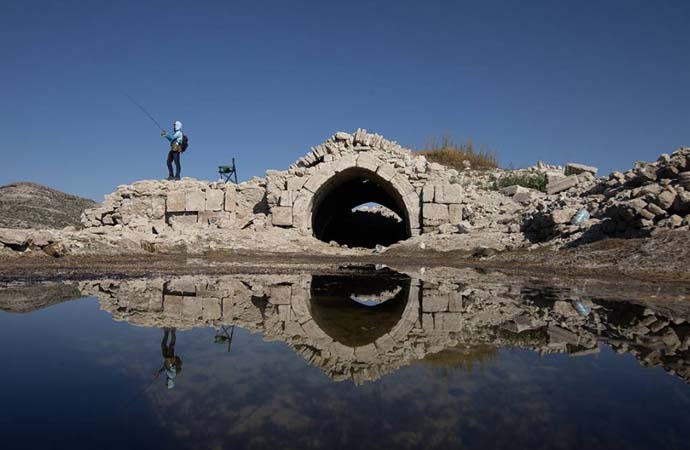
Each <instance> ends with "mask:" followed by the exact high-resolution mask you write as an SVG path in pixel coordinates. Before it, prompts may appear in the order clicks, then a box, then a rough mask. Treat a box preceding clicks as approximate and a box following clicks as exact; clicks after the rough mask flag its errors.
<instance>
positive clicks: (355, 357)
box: [292, 278, 420, 363]
mask: <svg viewBox="0 0 690 450" xmlns="http://www.w3.org/2000/svg"><path fill="white" fill-rule="evenodd" d="M352 280H353V284H354V285H357V284H358V281H357V278H352ZM403 291H405V298H402V299H401V303H402V304H403V305H404V307H403V308H402V311H401V312H400V313H399V314H397V317H398V320H397V323H395V324H394V325H392V327H391V328H390V329H389V330H388V331H387V332H386V333H383V334H382V335H381V336H378V337H377V338H376V339H375V340H374V341H373V342H370V343H367V344H365V345H359V346H354V347H353V346H349V345H345V344H343V343H340V342H338V341H336V340H334V339H333V337H331V336H330V335H329V334H328V333H326V331H325V330H324V329H322V328H321V326H320V325H319V323H318V321H316V320H314V312H313V310H312V305H311V294H310V293H309V291H306V292H304V294H303V295H297V296H295V295H293V296H292V311H293V317H292V320H295V321H296V322H298V323H300V324H301V326H302V328H303V330H304V332H305V333H306V336H304V337H305V339H306V342H312V343H314V344H316V343H318V347H320V348H323V349H327V350H328V352H329V353H330V354H331V355H333V356H335V357H337V358H338V359H340V360H341V361H342V362H346V361H359V362H370V363H371V362H374V361H377V359H378V355H382V354H384V353H386V352H388V351H390V350H391V349H393V348H395V347H401V346H404V345H405V340H406V338H407V336H408V334H409V333H410V331H411V330H412V328H413V327H414V326H415V325H416V324H419V321H420V316H419V314H420V311H419V308H420V305H419V287H418V285H417V284H416V283H415V282H412V281H411V280H409V279H407V280H406V287H405V289H403Z"/></svg>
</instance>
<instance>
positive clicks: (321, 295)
mask: <svg viewBox="0 0 690 450" xmlns="http://www.w3.org/2000/svg"><path fill="white" fill-rule="evenodd" d="M396 288H397V289H396ZM409 288H410V279H409V278H405V279H394V278H393V277H371V276H369V277H354V278H350V277H343V276H338V275H321V276H314V277H313V278H312V282H311V295H310V301H309V305H310V310H311V316H312V318H313V319H314V322H315V323H316V324H317V325H318V326H319V328H321V329H322V330H323V331H324V332H325V333H326V334H328V335H329V336H330V338H331V339H333V340H334V341H336V342H339V343H341V344H343V345H346V346H349V347H353V348H354V347H361V346H364V345H367V344H371V343H374V342H376V340H377V339H379V338H380V337H381V336H383V335H384V334H386V333H388V332H390V331H391V329H393V328H394V327H395V326H396V325H397V324H398V323H399V322H400V320H401V318H402V314H403V312H404V311H405V306H406V305H407V302H408V293H409ZM384 292H395V293H394V294H393V296H392V298H389V299H388V300H387V301H385V302H383V303H379V304H373V305H371V306H365V305H363V304H361V303H357V302H356V301H353V300H351V297H352V296H353V295H360V296H375V295H376V294H379V293H384Z"/></svg>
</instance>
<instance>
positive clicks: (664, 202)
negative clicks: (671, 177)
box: [656, 191, 677, 209]
mask: <svg viewBox="0 0 690 450" xmlns="http://www.w3.org/2000/svg"><path fill="white" fill-rule="evenodd" d="M676 195H677V194H676V193H675V192H674V191H664V192H662V193H661V194H659V196H658V197H657V198H656V203H657V204H658V205H659V206H660V207H662V208H663V209H669V208H670V207H671V206H673V202H674V201H675V200H676Z"/></svg>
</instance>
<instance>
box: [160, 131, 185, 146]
mask: <svg viewBox="0 0 690 450" xmlns="http://www.w3.org/2000/svg"><path fill="white" fill-rule="evenodd" d="M163 137H164V138H166V139H167V140H169V141H170V145H173V144H182V130H177V131H175V132H174V133H173V135H172V136H170V135H169V134H166V135H165V136H163Z"/></svg>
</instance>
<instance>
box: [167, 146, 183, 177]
mask: <svg viewBox="0 0 690 450" xmlns="http://www.w3.org/2000/svg"><path fill="white" fill-rule="evenodd" d="M173 161H174V162H175V174H174V175H173V167H172V163H173ZM168 175H169V176H171V177H172V176H175V177H177V178H179V177H180V152H175V151H173V150H170V151H169V152H168Z"/></svg>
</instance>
